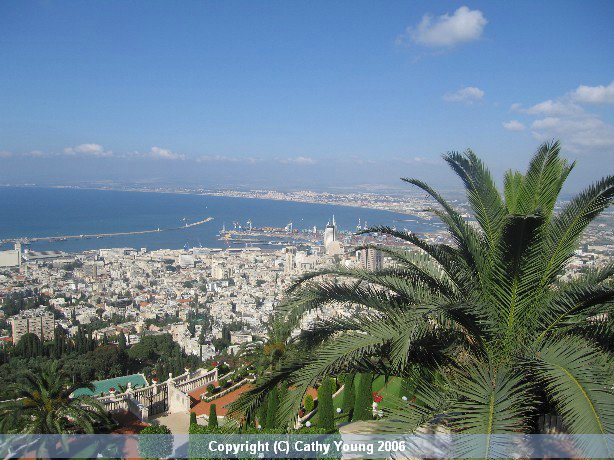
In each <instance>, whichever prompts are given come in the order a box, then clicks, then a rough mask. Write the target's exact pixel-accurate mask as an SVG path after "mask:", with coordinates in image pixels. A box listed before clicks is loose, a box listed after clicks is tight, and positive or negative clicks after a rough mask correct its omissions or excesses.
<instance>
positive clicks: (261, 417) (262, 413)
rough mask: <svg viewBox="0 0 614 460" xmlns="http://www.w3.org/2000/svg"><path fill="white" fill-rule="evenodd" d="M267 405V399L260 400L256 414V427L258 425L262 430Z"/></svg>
mask: <svg viewBox="0 0 614 460" xmlns="http://www.w3.org/2000/svg"><path fill="white" fill-rule="evenodd" d="M268 405H269V402H268V398H267V397H265V398H264V399H263V400H262V404H260V407H259V408H258V413H257V414H256V418H257V419H258V425H260V426H261V427H262V428H264V425H265V423H266V417H267V407H268Z"/></svg>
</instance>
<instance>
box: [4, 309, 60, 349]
mask: <svg viewBox="0 0 614 460" xmlns="http://www.w3.org/2000/svg"><path fill="white" fill-rule="evenodd" d="M11 326H12V328H13V343H14V344H17V343H18V342H19V339H20V338H21V337H22V336H23V335H24V334H28V333H29V334H36V335H37V336H38V338H39V339H41V341H45V340H51V339H53V333H54V331H55V319H54V317H53V313H51V312H49V311H47V310H46V309H45V308H44V307H43V308H36V309H33V310H26V311H23V312H21V313H20V314H19V315H16V316H13V317H12V318H11Z"/></svg>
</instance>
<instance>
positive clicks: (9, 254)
mask: <svg viewBox="0 0 614 460" xmlns="http://www.w3.org/2000/svg"><path fill="white" fill-rule="evenodd" d="M20 266H21V244H20V243H15V249H10V250H8V251H0V267H20Z"/></svg>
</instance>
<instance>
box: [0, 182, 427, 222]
mask: <svg viewBox="0 0 614 460" xmlns="http://www.w3.org/2000/svg"><path fill="white" fill-rule="evenodd" d="M2 187H23V188H39V189H45V188H48V189H59V190H62V189H69V190H97V191H109V192H139V193H162V194H172V195H192V196H217V197H226V198H246V199H254V200H272V201H285V202H290V203H305V204H319V205H328V206H344V207H348V208H359V209H371V210H375V211H388V212H393V213H396V214H404V215H407V216H414V217H418V218H420V219H424V220H431V219H432V218H433V216H432V215H431V214H430V213H428V212H426V211H425V208H426V206H427V200H421V199H420V198H419V197H416V196H410V198H411V199H412V201H413V203H412V202H411V201H410V200H409V199H401V198H396V197H395V199H394V200H393V199H392V197H391V196H390V195H383V194H378V193H374V192H365V193H359V192H354V193H349V194H341V193H323V192H314V191H309V190H304V191H298V192H281V191H277V190H251V191H247V192H243V191H238V190H207V189H194V190H190V189H170V188H160V189H158V188H153V189H147V188H146V189H142V188H129V187H125V188H124V187H95V186H74V185H34V184H32V185H2ZM299 194H300V195H301V196H302V198H301V197H299V196H298V195H299ZM357 195H358V196H361V197H364V199H367V198H369V199H370V200H369V201H365V200H364V199H361V200H360V201H359V202H356V201H351V198H350V200H348V198H349V197H352V196H357ZM305 197H312V199H305ZM324 197H336V198H337V200H335V199H332V200H331V199H330V198H329V199H326V198H324ZM317 198H320V199H317ZM378 198H379V200H378ZM383 198H388V199H387V200H382V199H383Z"/></svg>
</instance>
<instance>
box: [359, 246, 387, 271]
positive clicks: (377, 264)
mask: <svg viewBox="0 0 614 460" xmlns="http://www.w3.org/2000/svg"><path fill="white" fill-rule="evenodd" d="M356 258H357V259H358V263H359V264H360V266H361V267H362V268H365V269H367V270H381V269H382V266H383V262H384V257H383V255H382V251H379V250H377V249H374V248H366V249H361V250H360V251H357V252H356Z"/></svg>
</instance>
